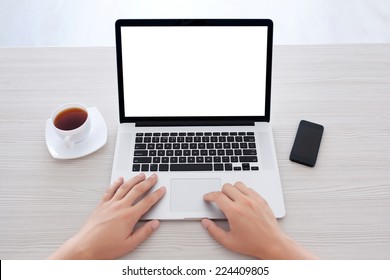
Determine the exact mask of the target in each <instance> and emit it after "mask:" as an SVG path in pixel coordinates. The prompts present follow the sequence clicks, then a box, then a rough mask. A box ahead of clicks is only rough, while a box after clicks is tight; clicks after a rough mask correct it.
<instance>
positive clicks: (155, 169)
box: [150, 164, 158, 172]
mask: <svg viewBox="0 0 390 280" xmlns="http://www.w3.org/2000/svg"><path fill="white" fill-rule="evenodd" d="M157 170H158V164H151V165H150V171H152V172H153V171H157Z"/></svg>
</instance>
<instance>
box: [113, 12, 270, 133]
mask: <svg viewBox="0 0 390 280" xmlns="http://www.w3.org/2000/svg"><path fill="white" fill-rule="evenodd" d="M122 26H267V27H268V32H267V66H266V67H267V69H266V89H265V90H266V97H265V98H266V99H265V115H264V116H234V117H232V116H218V117H215V116H210V117H207V116H203V117H196V116H193V117H187V116H186V117H178V116H175V117H126V116H125V109H124V92H123V79H122V77H123V71H122V40H121V32H120V31H121V27H122ZM115 37H116V57H117V75H118V93H119V120H120V122H121V123H126V122H127V123H128V122H132V123H134V122H135V123H136V124H137V125H143V126H148V125H253V124H254V122H259V121H263V122H264V121H265V122H269V120H270V113H271V112H270V111H271V109H270V108H271V73H272V40H273V22H272V20H270V19H119V20H117V21H116V22H115Z"/></svg>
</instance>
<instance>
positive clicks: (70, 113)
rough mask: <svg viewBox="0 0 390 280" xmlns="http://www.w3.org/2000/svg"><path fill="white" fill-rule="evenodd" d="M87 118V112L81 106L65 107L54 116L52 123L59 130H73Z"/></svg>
mask: <svg viewBox="0 0 390 280" xmlns="http://www.w3.org/2000/svg"><path fill="white" fill-rule="evenodd" d="M87 118H88V112H86V111H85V110H84V109H82V108H77V107H74V108H67V109H64V110H63V111H60V112H59V113H58V114H57V115H56V116H55V118H54V125H55V127H57V128H58V129H61V130H73V129H76V128H79V127H80V126H82V125H83V124H84V123H85V121H86V120H87Z"/></svg>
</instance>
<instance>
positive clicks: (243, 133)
mask: <svg viewBox="0 0 390 280" xmlns="http://www.w3.org/2000/svg"><path fill="white" fill-rule="evenodd" d="M245 134H246V133H245V132H239V133H238V135H241V136H243V135H245Z"/></svg>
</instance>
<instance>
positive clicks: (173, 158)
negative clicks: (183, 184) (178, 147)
mask: <svg viewBox="0 0 390 280" xmlns="http://www.w3.org/2000/svg"><path fill="white" fill-rule="evenodd" d="M170 159H171V163H177V160H178V159H177V157H171V158H170Z"/></svg>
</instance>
